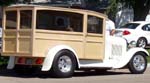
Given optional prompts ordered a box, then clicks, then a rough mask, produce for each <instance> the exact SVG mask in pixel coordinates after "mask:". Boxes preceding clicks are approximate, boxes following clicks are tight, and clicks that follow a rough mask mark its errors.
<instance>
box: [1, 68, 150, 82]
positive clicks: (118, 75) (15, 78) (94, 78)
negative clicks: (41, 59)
mask: <svg viewBox="0 0 150 83" xmlns="http://www.w3.org/2000/svg"><path fill="white" fill-rule="evenodd" d="M0 83H150V67H148V68H147V70H146V72H145V73H144V74H130V72H129V71H128V70H127V69H120V70H110V71H108V72H107V73H100V72H94V71H90V72H89V71H88V72H79V71H77V72H76V73H75V74H74V76H73V77H71V78H59V79H58V78H52V77H50V76H49V74H47V73H43V72H42V73H34V74H33V75H18V74H16V73H15V72H14V71H12V70H11V71H10V70H5V69H1V70H0Z"/></svg>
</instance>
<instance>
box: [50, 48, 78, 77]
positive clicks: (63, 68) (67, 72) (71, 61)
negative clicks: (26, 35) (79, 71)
mask: <svg viewBox="0 0 150 83" xmlns="http://www.w3.org/2000/svg"><path fill="white" fill-rule="evenodd" d="M75 68H76V60H75V57H74V54H73V53H72V52H70V51H68V50H62V51H60V52H58V53H57V54H56V56H55V58H54V61H53V65H52V69H51V73H52V76H53V77H58V78H65V77H71V76H72V75H73V73H74V70H75Z"/></svg>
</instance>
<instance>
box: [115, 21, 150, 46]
mask: <svg viewBox="0 0 150 83" xmlns="http://www.w3.org/2000/svg"><path fill="white" fill-rule="evenodd" d="M115 35H116V36H121V37H123V38H125V39H126V40H127V42H128V43H131V42H135V43H136V46H137V47H143V48H145V47H146V46H147V45H148V44H150V22H145V21H135V22H130V23H127V24H125V25H124V26H122V27H120V28H119V29H116V34H115Z"/></svg>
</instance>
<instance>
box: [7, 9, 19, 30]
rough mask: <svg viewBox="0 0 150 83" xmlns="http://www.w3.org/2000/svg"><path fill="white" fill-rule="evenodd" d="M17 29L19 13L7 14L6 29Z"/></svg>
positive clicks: (9, 12)
mask: <svg viewBox="0 0 150 83" xmlns="http://www.w3.org/2000/svg"><path fill="white" fill-rule="evenodd" d="M16 27H17V11H7V12H6V29H16Z"/></svg>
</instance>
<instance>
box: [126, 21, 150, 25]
mask: <svg viewBox="0 0 150 83" xmlns="http://www.w3.org/2000/svg"><path fill="white" fill-rule="evenodd" d="M129 23H138V24H148V23H150V22H147V21H133V22H129Z"/></svg>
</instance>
